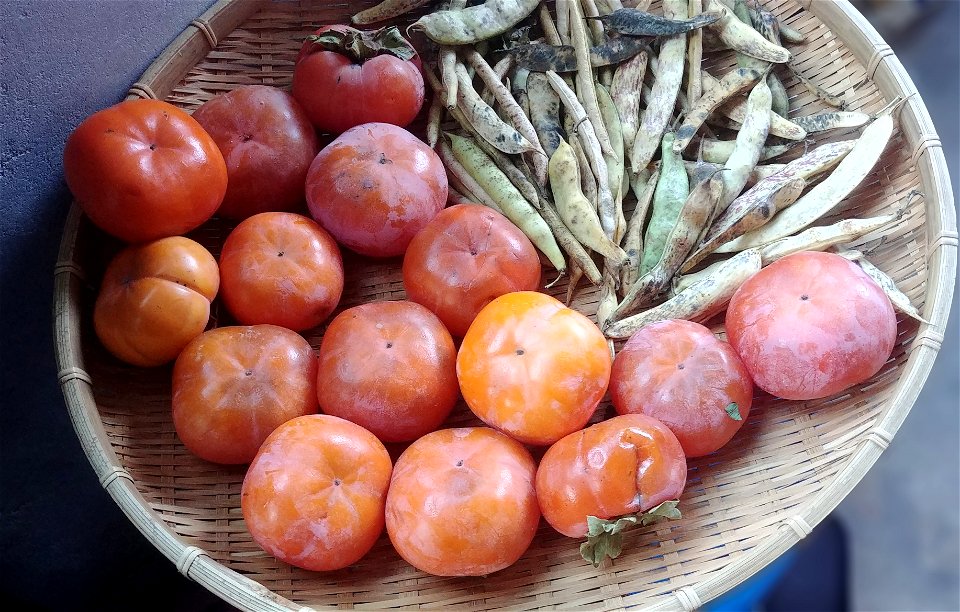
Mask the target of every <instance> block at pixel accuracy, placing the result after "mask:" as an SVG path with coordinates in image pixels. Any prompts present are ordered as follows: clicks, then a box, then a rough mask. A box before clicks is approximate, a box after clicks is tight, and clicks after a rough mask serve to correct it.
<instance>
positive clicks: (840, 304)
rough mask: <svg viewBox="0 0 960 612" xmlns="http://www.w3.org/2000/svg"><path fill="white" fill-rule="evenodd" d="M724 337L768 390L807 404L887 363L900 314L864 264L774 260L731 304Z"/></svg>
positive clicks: (806, 254)
mask: <svg viewBox="0 0 960 612" xmlns="http://www.w3.org/2000/svg"><path fill="white" fill-rule="evenodd" d="M726 328H727V337H728V338H729V339H730V344H731V345H732V346H733V348H734V349H735V350H736V351H737V354H739V355H740V358H741V359H742V360H743V363H744V365H746V367H747V370H748V371H749V372H750V375H751V377H752V378H753V381H754V383H756V385H757V386H758V387H760V388H761V389H763V390H764V391H766V392H767V393H770V394H771V395H775V396H777V397H782V398H784V399H790V400H807V399H816V398H820V397H826V396H828V395H833V394H834V393H839V392H840V391H843V390H844V389H847V388H849V387H851V386H853V385H856V384H859V383H861V382H864V381H866V380H867V379H869V378H870V377H871V376H873V375H874V374H876V373H877V372H878V371H879V370H880V368H881V367H882V366H883V364H884V363H886V361H887V359H888V358H889V357H890V353H891V352H892V351H893V345H894V342H896V338H897V317H896V315H895V314H894V311H893V305H892V304H891V303H890V299H889V298H887V296H886V294H884V293H883V290H882V289H881V288H880V287H879V286H878V285H877V284H876V283H875V282H874V281H873V280H872V279H871V278H870V277H869V276H867V275H866V273H864V272H863V270H861V269H860V267H859V266H857V265H856V264H854V263H853V262H851V261H848V260H847V259H844V258H843V257H840V256H839V255H835V254H833V253H820V252H814V251H803V252H800V253H795V254H793V255H789V256H787V257H784V258H783V259H780V260H778V261H775V262H773V263H772V264H770V265H769V266H767V267H766V268H764V269H763V270H760V272H757V273H756V274H755V275H754V276H752V277H751V278H750V279H748V280H747V282H745V283H744V284H743V285H741V286H740V288H739V289H738V290H737V292H736V293H735V294H734V295H733V298H732V299H731V300H730V305H729V306H728V307H727V315H726Z"/></svg>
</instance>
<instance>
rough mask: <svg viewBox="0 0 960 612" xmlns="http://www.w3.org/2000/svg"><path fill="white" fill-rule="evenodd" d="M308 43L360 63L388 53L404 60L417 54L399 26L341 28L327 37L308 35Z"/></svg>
mask: <svg viewBox="0 0 960 612" xmlns="http://www.w3.org/2000/svg"><path fill="white" fill-rule="evenodd" d="M307 40H308V41H310V42H312V43H313V44H315V45H319V46H321V47H323V48H324V49H326V50H327V51H334V52H336V53H340V54H342V55H346V56H347V57H349V58H350V59H351V60H353V61H354V62H356V63H358V64H362V63H363V62H365V61H367V60H368V59H372V58H374V57H376V56H378V55H384V54H388V55H393V56H394V57H398V58H400V59H402V60H404V61H407V60H410V59H413V58H414V57H415V56H416V55H417V51H416V49H414V48H413V45H411V44H410V41H408V40H407V39H406V38H404V37H403V34H401V33H400V30H398V29H397V26H389V27H386V28H380V29H379V30H373V31H367V30H357V29H356V28H350V27H340V28H336V29H333V30H328V31H326V32H324V33H323V34H319V35H317V34H314V35H312V36H308V37H307Z"/></svg>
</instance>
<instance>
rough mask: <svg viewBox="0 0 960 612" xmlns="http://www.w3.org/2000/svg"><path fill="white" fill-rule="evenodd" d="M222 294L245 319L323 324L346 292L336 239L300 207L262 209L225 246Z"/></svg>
mask: <svg viewBox="0 0 960 612" xmlns="http://www.w3.org/2000/svg"><path fill="white" fill-rule="evenodd" d="M220 275H221V277H222V286H221V291H220V293H221V297H222V298H223V302H224V304H226V306H227V309H228V310H229V311H230V314H232V315H233V316H234V318H236V319H237V320H238V321H239V322H241V323H243V324H245V325H255V324H257V323H270V324H273V325H280V326H281V327H286V328H288V329H292V330H294V331H303V330H305V329H310V328H311V327H314V326H316V325H319V324H320V323H322V322H323V321H325V320H326V319H327V317H329V316H330V313H332V312H333V310H334V308H336V307H337V303H339V301H340V296H341V294H342V293H343V261H342V259H341V257H340V249H339V247H338V246H337V243H336V241H334V239H333V238H332V237H331V236H330V234H328V233H327V232H326V231H325V230H324V229H323V228H322V227H320V226H319V225H317V224H316V222H314V221H313V220H311V219H308V218H307V217H304V216H303V215H298V214H295V213H285V212H268V213H260V214H257V215H254V216H252V217H249V218H248V219H246V220H244V221H242V222H241V223H240V225H238V226H237V227H236V228H234V230H233V231H232V232H230V234H229V235H228V236H227V240H226V242H224V245H223V249H222V251H221V252H220Z"/></svg>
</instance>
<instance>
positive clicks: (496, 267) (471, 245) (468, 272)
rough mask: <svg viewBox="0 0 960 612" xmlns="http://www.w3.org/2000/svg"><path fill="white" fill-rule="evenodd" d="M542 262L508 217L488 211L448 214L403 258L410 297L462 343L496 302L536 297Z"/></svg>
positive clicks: (464, 209) (465, 208)
mask: <svg viewBox="0 0 960 612" xmlns="http://www.w3.org/2000/svg"><path fill="white" fill-rule="evenodd" d="M539 282H540V259H539V257H538V256H537V251H536V249H534V247H533V244H532V243H531V242H530V240H529V239H528V238H527V237H526V236H525V235H524V234H523V232H521V231H520V230H519V229H517V226H515V225H514V224H513V223H511V222H510V221H509V220H508V219H507V218H506V217H504V216H503V215H501V214H500V213H498V212H496V211H494V210H491V209H489V208H487V207H485V206H480V205H476V204H460V205H457V206H451V207H449V208H446V209H444V210H443V211H442V212H441V213H440V214H439V215H437V216H436V218H434V220H433V221H431V222H430V223H428V224H427V226H426V227H425V228H423V229H422V230H421V231H420V233H418V234H417V235H416V236H415V237H414V238H413V240H412V241H411V242H410V245H409V246H408V247H407V252H406V254H404V257H403V287H404V289H405V290H406V292H407V296H408V297H409V298H410V299H411V300H413V301H414V302H417V303H419V304H423V305H424V306H426V307H427V308H429V309H430V310H432V311H433V312H434V313H436V315H437V316H438V317H440V320H441V321H443V324H444V325H446V326H447V329H449V330H450V333H452V334H453V335H454V336H460V337H463V335H464V334H466V333H467V328H468V327H470V323H472V322H473V319H474V318H475V317H476V316H477V313H479V312H480V310H481V309H483V307H484V306H486V305H487V304H489V303H490V302H491V301H492V300H493V299H494V298H497V297H499V296H501V295H503V294H505V293H510V292H512V291H533V290H535V289H536V288H537V285H538V284H539Z"/></svg>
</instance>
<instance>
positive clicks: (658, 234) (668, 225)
mask: <svg viewBox="0 0 960 612" xmlns="http://www.w3.org/2000/svg"><path fill="white" fill-rule="evenodd" d="M673 143H674V135H673V133H672V132H667V133H666V134H664V135H663V141H662V143H661V152H662V161H661V164H660V178H659V179H658V180H657V187H656V190H655V191H654V194H653V211H652V212H651V215H650V223H649V224H648V225H647V231H646V233H645V234H644V237H643V256H642V257H641V259H640V275H641V276H642V275H644V274H646V273H647V272H649V271H650V270H651V269H652V268H653V267H654V266H655V265H657V262H658V261H660V257H661V256H662V255H663V251H664V249H666V241H667V237H668V236H669V235H670V231H671V230H672V229H673V226H674V225H676V223H677V218H678V217H679V216H680V211H681V210H682V209H683V203H684V202H686V200H687V197H688V196H689V195H690V181H689V179H688V178H687V171H686V169H685V168H684V167H683V160H681V159H680V154H679V153H676V152H674V150H673Z"/></svg>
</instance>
